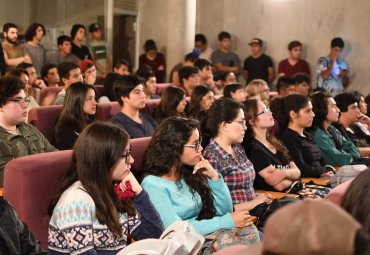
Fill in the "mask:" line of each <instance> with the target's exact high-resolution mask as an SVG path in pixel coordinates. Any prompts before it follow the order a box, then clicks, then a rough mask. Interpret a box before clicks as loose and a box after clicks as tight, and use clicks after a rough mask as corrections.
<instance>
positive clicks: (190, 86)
mask: <svg viewBox="0 0 370 255" xmlns="http://www.w3.org/2000/svg"><path fill="white" fill-rule="evenodd" d="M179 78H180V85H179V87H180V88H182V89H183V90H184V91H185V95H186V96H187V97H190V96H191V93H193V90H194V88H195V87H196V86H198V85H199V84H200V77H199V69H198V68H197V67H192V66H185V67H183V68H181V69H180V70H179Z"/></svg>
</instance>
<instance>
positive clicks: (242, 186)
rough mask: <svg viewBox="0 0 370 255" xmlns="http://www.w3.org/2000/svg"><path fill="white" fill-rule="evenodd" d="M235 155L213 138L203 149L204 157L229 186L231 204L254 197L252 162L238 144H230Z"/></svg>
mask: <svg viewBox="0 0 370 255" xmlns="http://www.w3.org/2000/svg"><path fill="white" fill-rule="evenodd" d="M232 147H233V148H234V151H235V155H236V157H235V158H234V157H233V156H232V155H231V154H229V153H228V152H227V151H225V150H224V149H223V148H221V146H219V145H218V144H217V143H216V142H215V141H214V140H213V139H212V140H211V142H210V143H209V145H208V146H207V147H206V149H205V150H204V152H203V154H204V157H205V158H207V159H208V160H209V162H210V163H211V165H212V166H213V167H214V168H215V169H216V171H218V172H219V173H221V175H222V176H223V178H224V181H225V183H226V184H227V186H228V187H229V190H230V194H231V198H232V200H233V204H239V203H243V202H247V201H251V200H253V199H255V198H256V193H255V191H254V188H253V182H254V178H255V177H256V173H255V171H254V168H253V164H252V163H251V162H250V161H249V159H248V158H247V156H246V155H245V151H244V148H243V147H242V146H241V145H240V144H235V145H232Z"/></svg>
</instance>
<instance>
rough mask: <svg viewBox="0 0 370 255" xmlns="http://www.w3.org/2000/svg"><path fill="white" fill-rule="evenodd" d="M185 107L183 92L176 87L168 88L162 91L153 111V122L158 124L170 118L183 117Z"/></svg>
mask: <svg viewBox="0 0 370 255" xmlns="http://www.w3.org/2000/svg"><path fill="white" fill-rule="evenodd" d="M186 105H187V102H186V98H185V92H184V90H182V89H181V88H179V87H176V86H169V87H167V88H165V90H164V91H163V93H162V95H161V102H160V103H159V105H158V106H157V107H156V109H155V112H154V116H155V120H156V121H157V123H158V124H159V123H161V122H162V121H163V120H164V119H166V118H168V117H171V116H177V117H184V116H185V115H186V114H185V109H186Z"/></svg>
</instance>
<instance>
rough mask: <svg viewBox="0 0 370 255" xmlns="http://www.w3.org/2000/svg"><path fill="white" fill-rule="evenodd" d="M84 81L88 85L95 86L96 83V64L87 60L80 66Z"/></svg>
mask: <svg viewBox="0 0 370 255" xmlns="http://www.w3.org/2000/svg"><path fill="white" fill-rule="evenodd" d="M79 67H80V70H81V74H82V78H83V81H84V82H85V83H86V84H90V85H94V84H95V83H96V66H95V63H94V62H93V61H92V60H90V59H86V60H83V61H81V62H80V64H79Z"/></svg>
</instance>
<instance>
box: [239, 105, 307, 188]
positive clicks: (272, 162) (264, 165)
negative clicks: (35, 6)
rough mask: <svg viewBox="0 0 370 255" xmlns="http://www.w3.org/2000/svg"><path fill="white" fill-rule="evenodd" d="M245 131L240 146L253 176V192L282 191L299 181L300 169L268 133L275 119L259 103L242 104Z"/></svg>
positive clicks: (278, 142) (285, 149)
mask: <svg viewBox="0 0 370 255" xmlns="http://www.w3.org/2000/svg"><path fill="white" fill-rule="evenodd" d="M244 112H245V122H246V123H247V127H248V129H247V130H246V134H245V136H244V141H243V146H244V149H245V151H246V154H247V156H248V158H249V160H250V161H251V162H252V164H253V167H254V170H255V172H256V174H257V175H256V179H255V180H254V187H255V188H256V189H262V190H271V191H284V190H287V189H288V188H289V187H290V186H291V185H292V184H293V182H295V181H296V180H298V179H299V177H300V175H301V171H300V169H299V168H298V167H297V165H296V164H295V163H294V161H293V160H292V159H291V157H290V155H289V151H288V149H287V148H286V147H285V146H284V145H283V144H282V143H281V142H280V141H279V140H278V139H277V138H276V137H275V136H273V135H271V134H268V132H267V129H269V128H271V127H273V126H274V117H273V116H272V113H271V111H270V108H268V107H267V106H266V105H265V104H264V103H263V102H262V101H260V100H257V99H249V100H247V101H245V103H244Z"/></svg>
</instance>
